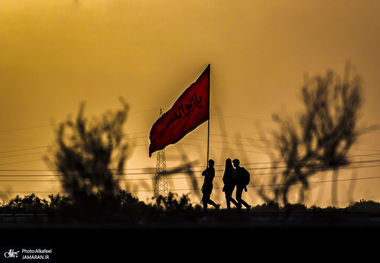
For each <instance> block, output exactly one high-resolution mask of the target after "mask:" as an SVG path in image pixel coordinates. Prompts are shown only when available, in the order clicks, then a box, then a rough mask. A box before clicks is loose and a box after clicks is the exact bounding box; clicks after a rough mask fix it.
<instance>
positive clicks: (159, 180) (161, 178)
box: [154, 109, 168, 198]
mask: <svg viewBox="0 0 380 263" xmlns="http://www.w3.org/2000/svg"><path fill="white" fill-rule="evenodd" d="M161 116H162V109H160V117H161ZM154 185H155V186H154V197H156V198H157V197H158V196H160V195H161V196H167V195H168V182H167V180H166V156H165V150H160V151H158V152H157V162H156V176H155V178H154Z"/></svg>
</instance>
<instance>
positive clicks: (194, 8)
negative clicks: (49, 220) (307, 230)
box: [0, 0, 380, 206]
mask: <svg viewBox="0 0 380 263" xmlns="http://www.w3.org/2000/svg"><path fill="white" fill-rule="evenodd" d="M379 13H380V3H378V2H375V1H370V0H362V1H347V0H336V1H329V0H322V1H314V0H312V1H302V0H298V1H297V0H282V1H276V0H270V1H268V0H255V1H248V0H241V1H217V0H208V1H207V0H206V1H205V0H202V1H198V0H196V1H176V0H162V1H132V0H131V1H121V0H96V1H95V0H77V1H72V0H56V1H43V0H34V1H12V0H2V1H1V2H0V25H1V26H0V124H1V127H0V170H1V172H0V174H1V177H0V192H1V196H2V197H3V198H9V197H13V196H14V195H16V194H21V195H24V194H29V193H32V192H36V193H37V194H39V193H40V194H39V195H41V196H44V195H45V196H46V195H47V194H48V193H52V192H58V191H60V189H59V183H58V182H57V180H56V179H57V178H56V177H46V175H49V174H53V172H52V171H49V170H51V168H50V167H47V166H46V164H45V162H44V161H43V160H42V159H43V157H44V155H46V154H47V151H48V146H49V145H51V143H52V142H53V139H54V129H55V127H56V126H55V125H56V124H58V123H60V122H62V121H64V120H66V119H67V117H68V115H71V116H75V115H76V113H77V112H78V108H79V104H80V102H81V101H86V102H87V107H86V114H87V116H92V115H100V114H102V113H103V112H105V111H106V110H109V109H111V110H113V109H116V108H118V107H120V106H121V105H120V104H119V102H118V98H119V96H122V97H124V99H125V100H126V101H127V102H128V103H129V104H130V106H131V110H130V113H129V117H128V121H127V124H126V126H125V133H126V134H127V138H128V140H129V141H130V144H131V151H130V156H129V159H128V163H127V167H126V169H128V170H127V173H128V175H127V177H126V179H127V180H124V181H122V187H123V185H124V184H126V183H128V189H129V190H131V191H133V193H134V194H135V195H137V196H139V197H140V198H141V199H142V200H143V201H146V199H148V198H150V197H151V196H152V195H153V192H152V189H153V187H152V184H153V181H152V179H151V178H152V176H153V174H152V173H151V172H152V171H153V172H154V168H155V164H156V160H155V155H153V157H152V158H149V157H148V147H149V138H148V136H149V130H150V128H151V126H152V124H153V123H154V121H155V120H156V119H157V118H158V115H159V109H160V108H163V109H164V111H166V110H168V109H169V108H170V107H171V105H172V104H173V103H174V102H175V100H176V99H177V98H178V97H179V95H180V94H181V93H182V92H183V91H184V90H185V89H186V88H187V87H188V86H189V85H190V84H191V83H193V82H194V81H195V80H196V79H197V77H198V76H199V74H201V72H202V71H203V70H204V68H205V67H206V66H207V65H208V64H211V120H210V125H211V132H210V134H211V135H210V140H211V144H210V157H211V158H213V159H214V160H215V161H216V165H217V166H216V168H217V174H216V176H217V177H216V178H215V181H214V188H215V190H214V192H213V195H212V198H213V199H215V200H217V201H218V202H221V203H222V206H224V205H225V203H224V199H223V192H222V191H221V187H222V180H221V176H222V175H223V169H224V161H225V159H226V158H228V157H229V158H239V159H240V160H241V162H242V165H243V166H244V165H245V166H246V167H247V168H251V173H253V174H263V175H262V176H265V175H264V173H265V172H267V171H265V169H262V170H260V169H257V170H255V168H263V167H265V166H268V162H269V158H268V156H267V153H266V151H267V150H268V149H267V146H266V145H265V144H263V142H262V141H260V140H259V139H260V132H259V131H260V129H259V128H258V126H260V127H261V130H262V131H263V133H264V134H265V135H266V136H268V138H271V131H272V130H273V129H275V128H276V124H275V123H274V122H273V121H272V118H271V116H272V114H273V113H278V112H286V113H287V114H289V115H293V114H295V113H296V112H297V111H299V110H301V109H302V102H301V87H302V84H303V81H304V75H305V73H307V74H308V75H309V76H313V75H315V74H324V73H325V72H326V70H327V69H329V68H330V69H333V70H335V71H336V72H337V73H338V74H339V75H341V76H343V73H344V66H345V63H346V62H347V61H350V62H351V66H352V67H351V74H358V75H359V76H361V78H362V80H363V93H364V97H365V102H364V105H363V108H362V111H361V122H360V124H359V125H361V127H368V126H370V125H373V124H380V122H379V117H378V113H379V112H380V104H379V103H378V100H379V98H380V89H379V84H380V74H379V73H378V69H379V68H380V17H379V15H378V14H379ZM206 139H207V125H206V124H203V125H202V126H200V127H198V128H197V129H196V130H195V131H194V132H193V133H191V134H189V135H187V136H186V138H185V139H184V140H182V141H181V142H180V143H178V144H177V145H173V146H169V147H167V149H166V158H167V166H168V169H171V168H175V167H178V166H181V165H184V163H185V162H187V161H190V162H192V163H193V165H194V166H195V167H194V171H195V174H194V175H195V176H196V180H197V183H198V186H199V187H201V185H202V178H201V171H202V169H203V168H204V166H205V161H206ZM379 139H380V133H379V131H374V132H372V133H370V134H367V135H363V136H362V137H361V138H360V139H359V141H358V143H357V145H355V146H354V147H353V149H352V152H351V155H354V156H355V158H354V160H355V161H367V160H377V159H380V158H379V155H380V140H379ZM183 158H185V159H183ZM186 158H187V159H186ZM252 163H260V164H252ZM218 165H219V166H218ZM365 165H366V166H369V165H368V164H365ZM371 165H372V167H367V168H363V167H360V168H356V169H344V170H342V172H341V173H340V175H339V176H340V177H339V178H340V179H342V180H343V181H341V182H339V186H338V188H339V189H338V190H339V205H342V206H345V205H347V204H348V203H349V202H350V201H353V200H354V201H357V200H360V199H372V200H376V201H380V191H378V189H379V187H380V178H377V179H368V178H369V177H376V176H379V171H380V167H378V166H376V165H380V163H379V162H374V163H371ZM147 168H153V169H150V170H147ZM22 170H25V171H22ZM21 175H27V176H28V177H26V176H21ZM30 175H41V176H30ZM257 176H260V175H257ZM353 176H354V177H353ZM352 178H356V179H357V178H367V179H360V180H355V181H354V180H348V179H352ZM145 179H146V180H145ZM346 179H347V181H344V180H346ZM45 180H46V181H45ZM329 180H331V173H323V174H318V175H316V176H315V177H313V178H312V180H311V181H315V182H319V183H312V184H311V192H310V194H309V196H308V199H307V204H308V205H314V204H315V205H320V206H326V205H329V204H330V203H331V195H330V187H331V184H330V183H329V182H328V181H329ZM321 181H327V182H324V183H321ZM263 182H264V181H262V182H260V183H263ZM353 182H354V183H353ZM169 189H171V190H172V191H173V192H177V193H179V194H182V193H191V196H190V197H191V199H192V201H194V202H199V199H198V198H199V191H194V190H193V185H192V184H191V183H190V182H189V181H188V179H187V178H186V177H185V176H184V175H181V174H179V175H173V176H171V177H170V178H169ZM244 195H245V199H246V200H247V201H248V202H249V203H251V204H253V205H255V204H259V203H262V202H263V201H262V200H261V199H260V198H259V196H258V195H257V194H256V193H255V191H254V189H251V190H250V191H249V192H248V193H244ZM244 195H243V197H244Z"/></svg>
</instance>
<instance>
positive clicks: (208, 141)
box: [206, 64, 211, 167]
mask: <svg viewBox="0 0 380 263" xmlns="http://www.w3.org/2000/svg"><path fill="white" fill-rule="evenodd" d="M208 68H209V74H208V92H209V96H208V121H207V161H206V166H207V167H208V160H209V157H210V117H211V114H210V108H211V105H210V101H211V100H210V97H211V82H210V75H211V67H210V64H208Z"/></svg>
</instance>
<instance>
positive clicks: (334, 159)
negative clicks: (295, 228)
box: [258, 63, 368, 206]
mask: <svg viewBox="0 0 380 263" xmlns="http://www.w3.org/2000/svg"><path fill="white" fill-rule="evenodd" d="M302 100H303V104H304V110H303V111H302V112H301V113H300V114H299V115H298V116H296V117H295V118H289V117H280V116H279V115H277V114H275V115H273V120H274V121H276V122H277V123H278V125H279V130H278V131H275V132H274V141H275V150H276V151H275V152H274V153H272V154H271V158H272V161H273V169H272V170H273V171H272V173H273V177H272V180H271V183H272V185H273V187H272V188H271V191H270V192H268V191H267V190H265V189H264V187H261V188H260V189H259V190H258V192H259V194H260V196H261V197H262V198H263V199H264V200H266V201H267V202H270V201H273V202H280V201H282V203H283V204H285V205H286V204H288V203H289V193H290V191H291V190H294V189H298V201H299V202H301V203H302V202H303V201H304V198H305V194H306V192H307V191H308V190H309V179H310V178H311V177H312V176H313V175H314V174H316V173H317V172H321V171H327V170H332V171H333V178H332V189H331V195H332V205H333V206H336V205H337V203H338V197H337V177H338V170H339V168H341V167H344V166H347V165H349V164H350V158H349V156H348V153H349V150H350V149H351V146H352V145H353V144H354V143H355V142H356V141H357V139H358V137H359V136H360V135H361V134H363V133H364V132H366V131H368V129H360V128H359V127H358V119H359V111H360V108H361V106H362V104H363V96H362V91H361V81H360V78H359V77H358V76H354V77H353V78H352V79H350V78H349V64H348V63H347V65H346V72H345V76H344V77H343V79H342V78H341V77H339V76H338V74H336V73H335V72H333V71H332V70H328V71H327V72H326V74H325V75H317V76H315V77H313V78H311V80H306V83H305V85H304V86H303V87H302ZM278 164H280V165H278ZM284 164H285V167H283V165H284ZM278 171H280V172H278ZM296 186H297V188H296Z"/></svg>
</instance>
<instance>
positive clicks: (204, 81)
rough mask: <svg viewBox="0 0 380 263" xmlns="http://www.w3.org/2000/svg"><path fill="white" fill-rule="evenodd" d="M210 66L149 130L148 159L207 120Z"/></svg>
mask: <svg viewBox="0 0 380 263" xmlns="http://www.w3.org/2000/svg"><path fill="white" fill-rule="evenodd" d="M209 105H210V65H208V66H207V68H206V69H205V70H204V71H203V73H202V74H201V75H200V77H199V78H198V79H197V81H195V82H194V83H193V84H191V86H190V87H188V88H187V89H186V90H185V91H184V92H183V93H182V95H181V96H180V97H179V98H178V99H177V101H176V102H175V103H174V104H173V106H172V107H171V109H170V110H168V111H167V112H166V113H164V114H163V115H162V116H161V117H160V118H159V119H158V120H157V121H156V122H155V123H154V124H153V126H152V129H151V130H150V136H149V138H150V146H149V157H150V156H152V153H153V152H155V151H158V150H162V149H164V148H165V147H166V146H167V145H169V144H174V143H176V142H178V141H179V140H181V139H182V138H183V137H184V136H185V135H186V134H188V133H189V132H191V131H192V130H194V129H195V128H196V127H198V126H199V125H201V124H202V123H204V122H205V121H207V120H208V119H209V113H210V111H209Z"/></svg>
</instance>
